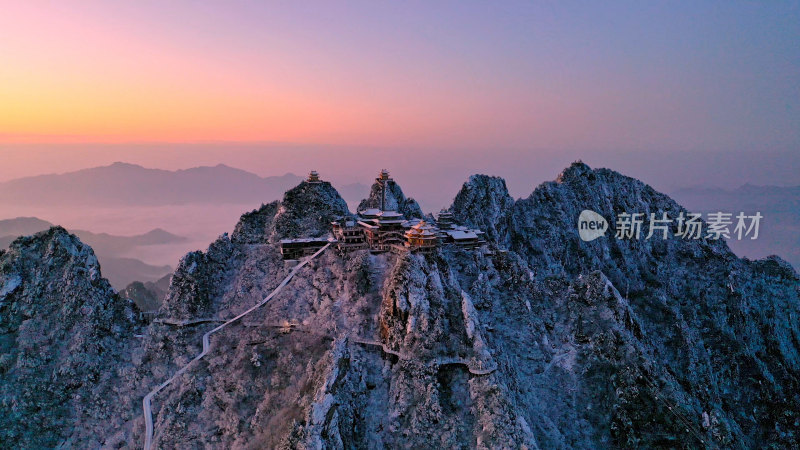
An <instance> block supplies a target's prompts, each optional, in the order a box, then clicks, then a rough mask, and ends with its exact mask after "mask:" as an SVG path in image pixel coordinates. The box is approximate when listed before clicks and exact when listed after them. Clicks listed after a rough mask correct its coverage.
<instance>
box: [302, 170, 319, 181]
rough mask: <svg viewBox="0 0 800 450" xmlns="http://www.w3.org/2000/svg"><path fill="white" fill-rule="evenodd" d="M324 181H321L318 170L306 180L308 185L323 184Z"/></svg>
mask: <svg viewBox="0 0 800 450" xmlns="http://www.w3.org/2000/svg"><path fill="white" fill-rule="evenodd" d="M321 182H322V180H320V179H319V173H318V172H317V171H316V170H312V171H311V172H309V173H308V178H306V183H321Z"/></svg>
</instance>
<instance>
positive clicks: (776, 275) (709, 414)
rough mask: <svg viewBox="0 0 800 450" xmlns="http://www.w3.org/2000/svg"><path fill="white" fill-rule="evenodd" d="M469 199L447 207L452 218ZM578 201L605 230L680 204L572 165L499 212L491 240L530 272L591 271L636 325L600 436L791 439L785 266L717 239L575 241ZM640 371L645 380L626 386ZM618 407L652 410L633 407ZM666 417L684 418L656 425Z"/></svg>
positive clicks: (660, 440) (795, 300)
mask: <svg viewBox="0 0 800 450" xmlns="http://www.w3.org/2000/svg"><path fill="white" fill-rule="evenodd" d="M476 207H477V205H470V204H460V205H454V208H456V209H457V210H460V211H461V212H460V214H462V215H463V214H467V213H468V211H470V210H471V209H474V208H476ZM583 209H590V210H594V211H596V212H598V213H600V214H601V215H602V216H604V217H605V218H606V219H607V220H608V221H609V223H611V224H612V227H613V224H614V223H615V221H616V217H617V214H619V213H621V212H629V213H637V212H641V213H644V214H645V217H648V216H649V213H651V212H653V213H657V214H658V216H659V217H660V214H661V213H662V212H667V213H668V214H669V217H677V216H678V214H679V213H680V212H681V211H683V212H684V213H685V212H686V211H685V210H684V209H683V208H681V207H680V206H679V205H677V204H676V203H675V202H674V201H672V200H671V199H670V198H668V197H666V196H664V195H663V194H659V193H657V192H656V191H654V190H653V189H652V188H650V187H649V186H647V185H645V184H644V183H641V182H640V181H638V180H635V179H632V178H629V177H625V176H622V175H620V174H618V173H616V172H614V171H611V170H608V169H598V170H592V169H591V168H589V167H588V166H586V165H585V164H582V163H575V164H573V165H572V166H570V167H569V168H568V169H566V170H565V171H564V172H563V173H562V174H561V175H560V176H559V177H558V179H557V180H556V181H555V182H551V183H545V184H543V185H541V186H539V187H538V188H537V189H536V190H535V191H534V192H533V194H531V196H530V197H529V198H527V199H523V200H519V201H517V202H515V203H514V204H513V205H512V206H511V207H510V208H509V209H508V211H507V212H506V213H507V214H510V216H511V220H510V226H509V228H508V230H507V231H506V233H505V234H500V235H499V236H498V238H497V239H498V240H499V241H501V242H507V243H509V244H510V249H511V250H512V251H513V253H514V254H516V255H518V256H519V257H520V258H522V259H523V260H524V261H525V263H526V265H527V266H528V267H529V270H530V272H531V274H530V276H531V278H532V279H534V280H541V281H540V282H552V281H548V280H558V279H563V280H570V279H575V278H576V277H580V276H581V275H582V274H587V273H592V272H594V271H600V273H602V274H604V275H603V276H604V277H607V279H608V280H609V283H610V284H611V285H612V286H614V287H615V288H616V289H618V290H619V291H621V292H624V297H625V298H626V299H627V300H626V301H627V302H628V303H629V304H630V311H631V314H630V316H631V318H632V319H631V320H632V321H633V322H635V323H638V325H637V327H638V328H639V329H641V333H640V336H636V334H634V335H633V336H634V337H635V341H634V343H633V344H635V345H634V347H638V348H639V349H640V350H639V352H640V353H641V354H642V355H643V356H642V357H641V358H640V360H639V362H638V363H636V361H633V362H632V364H634V363H635V364H634V365H627V366H626V367H627V369H626V374H627V375H626V376H628V377H630V376H631V375H632V374H635V377H634V378H633V379H629V380H628V381H626V384H625V387H624V389H623V390H622V391H621V394H620V395H618V396H617V398H615V399H613V400H614V403H613V405H612V407H611V408H610V409H608V411H610V412H611V416H610V418H611V422H610V423H612V424H613V425H614V427H615V428H613V430H614V433H612V434H611V435H609V436H608V437H607V438H608V439H610V440H611V442H615V443H617V444H622V445H629V446H645V447H650V446H655V445H664V443H666V442H683V443H686V445H700V446H702V445H703V444H701V443H700V439H704V440H706V442H713V443H714V445H716V446H742V447H749V446H753V445H757V444H758V445H761V444H763V443H767V442H769V443H773V445H776V446H779V447H783V446H791V445H794V444H796V443H797V439H798V438H797V434H796V432H795V431H794V430H795V425H794V423H795V421H796V420H797V417H796V416H797V411H799V410H800V397H798V396H796V395H786V393H787V392H797V385H798V381H799V379H798V373H799V372H798V370H799V369H800V364H799V363H800V360H798V350H799V346H798V339H797V337H798V336H800V328H798V323H797V321H796V320H795V319H794V318H796V317H798V314H799V313H800V311H798V309H800V306H799V305H800V299H799V296H800V293H799V292H798V289H799V288H798V277H797V274H796V272H794V270H793V269H792V268H791V267H790V266H788V265H787V264H786V263H785V262H783V261H782V260H780V259H779V258H770V259H767V260H763V261H748V260H746V259H740V258H737V257H736V256H735V255H733V254H732V253H731V252H730V250H729V249H728V247H727V245H726V244H725V243H724V241H719V240H707V239H700V240H683V239H680V238H671V239H661V238H656V239H649V240H648V239H644V237H645V236H644V235H642V238H641V239H639V240H618V239H615V238H614V236H613V231H611V232H609V233H607V236H606V237H603V238H600V239H597V240H595V241H591V242H583V241H581V240H580V239H579V237H578V234H577V220H578V215H579V214H580V212H581V211H582V210H583ZM672 231H673V232H674V231H675V229H674V226H673V229H672ZM767 267H769V268H770V269H766V268H767ZM767 273H769V274H770V275H767ZM547 315H554V316H556V317H560V316H561V313H554V312H547ZM561 320H563V317H561ZM568 338H569V340H571V341H573V342H575V341H579V338H580V336H578V335H572V336H569V337H568ZM603 358H606V357H605V356H604V357H603ZM587 362H592V361H591V359H590V360H588V361H587ZM659 371H661V372H662V373H661V374H658V372H659ZM576 373H580V372H576ZM613 373H615V374H616V373H617V372H613ZM654 373H656V374H657V375H654ZM614 376H617V375H614ZM636 377H642V378H641V379H639V378H636ZM642 380H645V381H647V382H648V383H650V384H647V385H643V386H639V387H637V384H636V383H641V382H642ZM597 383H600V380H598V381H597ZM602 383H606V380H602ZM631 383H633V385H631ZM595 387H596V388H598V389H599V388H600V387H601V386H599V385H597V386H595ZM623 394H624V395H623ZM653 398H660V399H662V400H663V399H666V401H667V402H671V404H672V405H673V410H674V411H675V412H676V414H677V415H675V416H674V417H673V418H672V419H670V418H669V417H668V416H669V415H666V416H665V415H663V404H662V405H661V406H660V407H659V408H660V409H654V405H652V404H650V403H651V402H650V400H651V399H653ZM623 401H624V405H628V406H625V408H622V406H623V403H620V402H623ZM667 404H669V403H667ZM630 405H633V406H636V407H642V408H644V409H643V410H644V411H650V412H652V414H651V413H643V412H637V413H635V414H634V412H633V410H632V409H631V407H630ZM606 406H607V407H608V406H609V405H606ZM645 406H646V408H645ZM678 419H680V422H682V421H684V420H685V421H687V422H688V423H687V424H684V426H683V427H681V426H680V424H679V423H675V424H673V425H669V426H667V425H668V422H669V421H670V420H672V421H675V420H678ZM594 422H596V421H594V420H593V421H592V423H594ZM656 423H658V424H659V425H658V427H656V425H655V424H656ZM664 427H666V428H669V429H670V430H672V431H668V432H664V431H663V429H664ZM687 428H688V429H690V430H691V432H690V433H688V434H687V433H686V432H685V429H687ZM654 429H658V430H659V431H658V433H655V432H653V431H652V430H654ZM681 430H684V432H681ZM598 432H599V430H597V429H595V430H594V431H593V433H598ZM694 434H698V435H699V436H700V437H697V436H694ZM586 445H589V444H588V443H587V444H586ZM706 445H707V444H706Z"/></svg>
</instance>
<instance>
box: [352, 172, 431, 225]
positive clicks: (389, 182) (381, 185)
mask: <svg viewBox="0 0 800 450" xmlns="http://www.w3.org/2000/svg"><path fill="white" fill-rule="evenodd" d="M370 208H378V209H381V210H384V211H397V212H399V213H401V214H403V215H404V216H406V217H407V218H422V217H423V214H422V208H420V207H419V204H418V203H417V201H416V200H414V199H413V198H410V197H409V198H406V196H405V195H404V194H403V190H402V189H401V188H400V185H398V184H397V182H396V181H394V179H392V178H391V177H390V176H389V171H388V170H386V169H383V170H381V172H380V174H378V177H377V178H376V179H375V183H373V184H372V187H371V188H370V191H369V197H367V198H366V199H364V200H362V201H361V203H359V204H358V210H359V211H363V210H365V209H370Z"/></svg>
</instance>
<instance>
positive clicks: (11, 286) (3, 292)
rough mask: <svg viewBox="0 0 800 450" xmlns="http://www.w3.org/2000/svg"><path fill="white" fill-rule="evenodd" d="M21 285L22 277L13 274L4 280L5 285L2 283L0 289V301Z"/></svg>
mask: <svg viewBox="0 0 800 450" xmlns="http://www.w3.org/2000/svg"><path fill="white" fill-rule="evenodd" d="M21 284H22V277H20V276H19V275H17V274H13V275H11V276H10V277H8V278H6V281H5V283H3V287H2V288H0V300H4V299H5V298H6V296H7V295H8V294H10V293H12V292H14V290H15V289H17V288H18V287H19V286H20V285H21Z"/></svg>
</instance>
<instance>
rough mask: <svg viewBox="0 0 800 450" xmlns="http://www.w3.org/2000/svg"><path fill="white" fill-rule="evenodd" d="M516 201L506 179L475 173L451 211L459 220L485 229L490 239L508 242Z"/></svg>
mask: <svg viewBox="0 0 800 450" xmlns="http://www.w3.org/2000/svg"><path fill="white" fill-rule="evenodd" d="M513 205H514V199H513V198H511V195H509V194H508V188H507V187H506V182H505V180H503V179H502V178H500V177H491V176H488V175H472V176H471V177H469V180H468V181H467V182H466V183H464V186H462V187H461V190H460V191H459V192H458V194H456V197H455V199H454V200H453V206H452V207H451V208H450V212H452V213H453V218H454V219H455V220H456V222H458V223H460V224H462V225H466V226H469V227H472V228H477V229H479V230H482V231H483V232H484V233H486V236H487V238H488V239H490V240H492V241H494V242H496V243H499V244H506V243H507V233H508V230H509V227H510V223H509V220H510V217H511V210H512V207H513Z"/></svg>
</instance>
